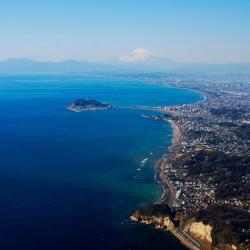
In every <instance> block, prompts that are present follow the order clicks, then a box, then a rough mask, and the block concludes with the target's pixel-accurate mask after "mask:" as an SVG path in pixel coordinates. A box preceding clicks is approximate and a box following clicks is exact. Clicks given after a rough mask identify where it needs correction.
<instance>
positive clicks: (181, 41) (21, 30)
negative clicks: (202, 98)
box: [0, 0, 250, 63]
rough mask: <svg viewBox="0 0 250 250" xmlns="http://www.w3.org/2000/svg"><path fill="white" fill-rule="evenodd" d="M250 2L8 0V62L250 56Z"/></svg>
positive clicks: (4, 32)
mask: <svg viewBox="0 0 250 250" xmlns="http://www.w3.org/2000/svg"><path fill="white" fill-rule="evenodd" d="M249 13H250V0H8V1H7V0H0V60H5V59H8V58H20V57H25V58H31V59H34V60H41V61H43V60H50V61H60V60H88V61H101V62H102V61H109V60H114V59H120V60H123V61H134V60H145V59H146V58H147V57H149V56H156V57H164V58H169V59H171V60H175V61H181V62H204V63H225V62H226V63H228V62H250V14H249Z"/></svg>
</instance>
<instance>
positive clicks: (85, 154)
mask: <svg viewBox="0 0 250 250" xmlns="http://www.w3.org/2000/svg"><path fill="white" fill-rule="evenodd" d="M86 97H88V98H93V99H97V100H98V101H102V102H108V103H110V104H113V105H118V106H128V105H154V106H156V105H176V104H184V103H192V102H195V101H198V100H201V98H202V97H201V96H200V95H198V94H197V93H194V92H191V91H188V90H183V89H174V88H167V87H164V86H161V85H157V84H150V83H144V82H139V81H132V80H123V79H117V78H112V77H82V76H74V77H73V76H33V77H31V76H15V77H3V76H2V77H0V141H1V143H0V249H3V250H9V249H11V250H12V249H15V250H57V249H59V250H64V249H68V250H78V249H104V250H105V249H143V250H145V249H152V250H157V249H169V250H174V249H185V248H184V247H182V246H181V245H180V243H179V242H178V241H177V240H175V239H174V238H173V237H172V236H171V235H169V234H168V233H166V232H161V231H156V230H153V229H152V228H151V227H150V226H143V225H138V224H131V223H130V222H129V221H128V217H129V215H131V213H132V212H133V211H134V209H135V208H137V207H139V206H140V205H142V204H143V203H145V202H153V201H156V200H157V199H159V197H160V196H161V192H162V189H161V187H160V185H158V184H157V183H155V182H154V164H155V162H156V160H157V159H159V158H160V156H161V155H162V154H163V153H165V152H166V151H167V148H168V146H169V145H170V143H171V138H172V130H171V127H170V126H169V125H168V124H167V123H164V122H159V121H158V122H157V121H153V120H149V119H145V118H142V117H141V114H148V113H152V112H146V111H138V110H137V111H136V110H131V109H112V110H106V111H101V112H84V113H73V112H70V111H68V110H66V109H65V106H66V105H67V104H69V103H70V102H71V101H73V100H75V99H76V98H86ZM146 158H148V160H147V161H146V164H145V165H144V166H141V161H142V160H144V159H146Z"/></svg>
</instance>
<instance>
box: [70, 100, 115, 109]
mask: <svg viewBox="0 0 250 250" xmlns="http://www.w3.org/2000/svg"><path fill="white" fill-rule="evenodd" d="M110 108H112V105H110V104H105V103H101V102H98V101H96V100H92V99H77V100H75V101H74V102H72V103H71V104H69V105H68V106H67V109H68V110H71V111H73V112H83V111H88V110H89V111H97V110H105V109H110Z"/></svg>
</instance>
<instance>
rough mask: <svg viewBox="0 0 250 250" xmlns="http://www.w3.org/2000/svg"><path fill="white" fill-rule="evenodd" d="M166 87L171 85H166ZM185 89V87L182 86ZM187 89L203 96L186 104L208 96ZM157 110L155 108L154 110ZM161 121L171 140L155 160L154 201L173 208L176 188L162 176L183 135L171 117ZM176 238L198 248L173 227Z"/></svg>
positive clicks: (187, 245) (197, 248)
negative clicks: (157, 194) (156, 190)
mask: <svg viewBox="0 0 250 250" xmlns="http://www.w3.org/2000/svg"><path fill="white" fill-rule="evenodd" d="M167 86H168V87H172V86H169V85H167ZM182 89H185V88H182ZM187 90H191V91H193V92H196V93H198V94H200V95H201V96H202V97H203V98H202V100H199V101H197V102H194V103H191V104H188V105H197V104H201V103H203V102H205V101H207V99H208V96H207V95H206V94H205V93H203V92H201V91H199V90H194V89H187ZM149 110H150V109H149ZM155 111H157V110H155ZM158 111H160V112H161V113H167V114H170V115H172V114H171V112H169V111H166V110H158ZM163 121H165V122H167V123H168V124H170V126H171V128H172V131H173V133H172V135H173V136H172V142H171V145H170V146H169V147H168V150H167V152H166V153H164V154H163V155H162V157H161V158H160V159H159V160H158V161H157V162H156V164H155V181H156V182H157V183H159V184H160V185H161V186H162V189H163V192H162V195H161V197H160V199H159V200H158V201H157V202H155V203H167V204H168V205H169V207H170V208H171V209H173V204H174V199H175V196H176V190H175V189H174V187H173V186H172V185H171V183H169V182H168V181H167V180H166V179H165V178H163V177H164V174H165V171H167V170H166V169H167V168H168V167H166V166H167V160H169V159H171V158H172V157H173V155H174V153H175V152H174V148H175V146H176V145H178V144H179V143H180V142H181V138H182V135H183V132H182V128H181V126H180V125H179V124H178V123H177V122H176V121H175V120H173V119H172V118H171V117H170V118H165V119H163ZM168 231H169V232H170V233H171V234H172V235H173V236H174V237H175V238H176V239H177V240H179V241H180V243H181V244H182V245H184V246H185V247H187V248H188V249H191V250H199V249H200V248H199V247H197V246H196V245H195V244H194V243H193V242H192V241H191V240H190V239H188V238H187V236H185V234H183V233H182V232H181V231H177V230H175V229H173V230H168Z"/></svg>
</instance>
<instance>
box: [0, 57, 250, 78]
mask: <svg viewBox="0 0 250 250" xmlns="http://www.w3.org/2000/svg"><path fill="white" fill-rule="evenodd" d="M94 72H100V73H101V72H113V73H116V72H168V73H183V74H199V73H204V74H228V73H231V74H250V63H225V64H207V63H180V62H175V61H171V60H169V59H165V58H159V57H154V56H148V57H147V58H145V59H143V60H121V59H117V60H113V61H106V62H102V63H93V62H88V61H75V60H66V61H61V62H50V61H43V62H41V61H34V60H31V59H28V58H19V59H8V60H5V61H0V74H40V73H49V74H68V73H69V74H70V73H94Z"/></svg>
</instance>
